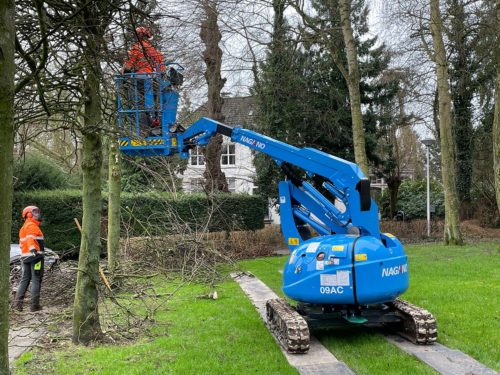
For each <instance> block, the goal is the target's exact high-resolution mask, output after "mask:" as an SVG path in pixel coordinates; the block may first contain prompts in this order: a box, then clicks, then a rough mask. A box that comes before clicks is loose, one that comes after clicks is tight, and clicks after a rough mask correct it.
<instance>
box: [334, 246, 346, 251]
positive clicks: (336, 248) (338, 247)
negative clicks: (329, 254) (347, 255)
mask: <svg viewBox="0 0 500 375" xmlns="http://www.w3.org/2000/svg"><path fill="white" fill-rule="evenodd" d="M332 250H333V251H344V245H334V246H332Z"/></svg>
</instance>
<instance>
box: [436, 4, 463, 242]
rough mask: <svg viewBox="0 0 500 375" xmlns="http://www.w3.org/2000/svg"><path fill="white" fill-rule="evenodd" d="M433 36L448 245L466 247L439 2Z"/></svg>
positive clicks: (445, 232)
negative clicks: (456, 172)
mask: <svg viewBox="0 0 500 375" xmlns="http://www.w3.org/2000/svg"><path fill="white" fill-rule="evenodd" d="M430 7H431V23H430V28H431V34H432V40H433V44H434V52H433V54H432V55H431V58H432V59H433V60H434V62H435V64H436V78H437V88H438V93H439V99H438V100H439V134H440V141H441V173H442V176H443V187H444V195H445V226H444V241H445V243H446V244H455V245H461V244H463V239H462V233H461V231H460V217H459V203H458V195H457V187H456V183H455V154H454V153H455V147H454V142H453V131H452V108H451V107H452V101H451V94H450V85H449V78H448V61H447V59H446V49H445V46H444V42H443V20H442V18H441V12H440V9H439V0H431V1H430Z"/></svg>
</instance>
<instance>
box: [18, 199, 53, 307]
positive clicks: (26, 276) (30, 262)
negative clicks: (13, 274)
mask: <svg viewBox="0 0 500 375" xmlns="http://www.w3.org/2000/svg"><path fill="white" fill-rule="evenodd" d="M22 215H23V219H24V220H25V221H24V225H23V226H22V228H21V230H20V231H19V245H20V247H21V263H22V267H23V273H22V278H21V282H20V284H19V287H18V288H17V293H16V299H15V301H14V307H15V308H16V309H17V310H19V311H22V309H23V300H24V295H25V293H26V290H27V289H28V286H29V283H30V281H32V284H31V311H33V312H34V311H39V310H41V309H42V307H41V306H40V288H41V286H42V278H43V263H44V250H45V242H44V239H43V233H42V231H41V230H40V215H41V214H40V209H39V208H38V207H36V206H28V207H26V208H25V209H24V210H23V213H22Z"/></svg>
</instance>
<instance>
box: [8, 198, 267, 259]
mask: <svg viewBox="0 0 500 375" xmlns="http://www.w3.org/2000/svg"><path fill="white" fill-rule="evenodd" d="M28 205H36V206H38V207H40V209H41V211H42V224H41V228H42V231H43V232H44V235H45V238H46V243H47V247H49V248H51V249H53V250H55V251H57V252H59V253H64V254H66V253H70V254H71V253H73V254H74V253H76V252H77V249H78V247H79V245H80V233H79V231H78V229H77V228H76V226H75V222H74V218H75V217H76V218H78V219H79V220H80V221H81V217H82V193H81V191H78V190H53V191H30V192H16V193H15V194H14V204H13V206H14V207H13V213H12V219H13V225H12V241H13V242H15V241H17V240H18V239H19V235H18V233H19V228H20V227H21V225H22V218H21V211H22V209H23V207H25V206H28ZM266 212H267V203H266V201H265V200H264V199H263V198H261V197H260V196H252V195H243V194H218V195H215V196H214V197H213V198H212V199H208V198H207V197H206V196H205V195H203V194H178V195H177V196H176V197H174V196H173V195H171V194H168V193H143V194H128V193H123V194H122V223H121V230H122V235H129V236H147V235H151V236H156V235H164V234H171V233H181V234H182V233H185V232H186V231H201V230H204V229H205V228H206V229H207V230H209V231H228V230H256V229H260V228H263V227H264V216H265V214H266ZM102 215H103V219H102V229H103V231H102V233H103V237H105V231H106V222H107V217H106V215H107V196H106V195H103V204H102Z"/></svg>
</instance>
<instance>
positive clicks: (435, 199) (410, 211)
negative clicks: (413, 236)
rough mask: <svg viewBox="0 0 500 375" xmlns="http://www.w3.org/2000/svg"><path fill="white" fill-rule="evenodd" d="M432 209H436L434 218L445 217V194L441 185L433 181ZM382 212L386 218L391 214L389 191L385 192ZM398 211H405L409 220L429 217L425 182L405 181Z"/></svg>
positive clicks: (399, 198) (401, 189)
mask: <svg viewBox="0 0 500 375" xmlns="http://www.w3.org/2000/svg"><path fill="white" fill-rule="evenodd" d="M430 200H431V207H433V208H434V212H433V213H432V216H433V217H439V218H441V217H444V193H443V190H442V188H441V185H439V184H438V183H436V182H435V181H431V186H430ZM380 210H381V212H382V216H383V217H384V218H388V219H392V218H389V217H388V213H389V191H388V190H386V191H384V194H383V195H382V197H381V199H380ZM396 210H397V211H403V212H404V214H405V218H406V219H408V220H411V219H419V218H426V217H427V192H426V182H425V180H404V181H403V182H402V183H401V186H400V187H399V194H398V202H397V204H396Z"/></svg>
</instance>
